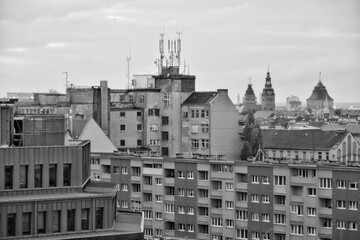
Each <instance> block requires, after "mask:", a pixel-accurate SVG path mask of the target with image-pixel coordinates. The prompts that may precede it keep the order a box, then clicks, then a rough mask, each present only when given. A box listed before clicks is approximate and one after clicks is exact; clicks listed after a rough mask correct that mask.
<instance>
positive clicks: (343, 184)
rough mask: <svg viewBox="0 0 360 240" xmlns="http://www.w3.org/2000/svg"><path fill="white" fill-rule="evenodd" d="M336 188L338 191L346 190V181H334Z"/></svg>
mask: <svg viewBox="0 0 360 240" xmlns="http://www.w3.org/2000/svg"><path fill="white" fill-rule="evenodd" d="M336 187H337V188H340V189H345V188H346V180H336Z"/></svg>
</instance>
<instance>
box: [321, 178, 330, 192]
mask: <svg viewBox="0 0 360 240" xmlns="http://www.w3.org/2000/svg"><path fill="white" fill-rule="evenodd" d="M331 180H332V179H331V178H319V187H320V188H327V189H331Z"/></svg>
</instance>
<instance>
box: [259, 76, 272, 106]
mask: <svg viewBox="0 0 360 240" xmlns="http://www.w3.org/2000/svg"><path fill="white" fill-rule="evenodd" d="M265 80H266V81H265V87H264V89H263V91H262V94H261V110H264V111H275V92H274V89H273V88H272V84H271V77H270V72H269V71H268V72H267V74H266V79H265Z"/></svg>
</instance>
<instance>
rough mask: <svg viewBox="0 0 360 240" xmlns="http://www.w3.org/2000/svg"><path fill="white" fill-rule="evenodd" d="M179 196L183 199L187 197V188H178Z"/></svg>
mask: <svg viewBox="0 0 360 240" xmlns="http://www.w3.org/2000/svg"><path fill="white" fill-rule="evenodd" d="M178 196H181V197H184V196H185V188H178Z"/></svg>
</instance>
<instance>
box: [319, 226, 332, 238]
mask: <svg viewBox="0 0 360 240" xmlns="http://www.w3.org/2000/svg"><path fill="white" fill-rule="evenodd" d="M332 234H333V232H332V228H324V227H320V228H319V235H325V236H332Z"/></svg>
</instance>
